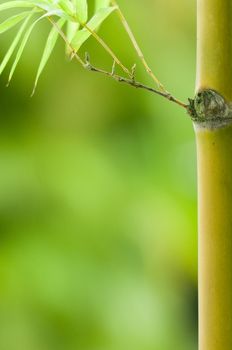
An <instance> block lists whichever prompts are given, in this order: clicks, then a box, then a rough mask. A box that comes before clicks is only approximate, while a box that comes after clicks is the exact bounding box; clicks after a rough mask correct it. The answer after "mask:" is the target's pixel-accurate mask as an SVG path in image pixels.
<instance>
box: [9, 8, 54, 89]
mask: <svg viewBox="0 0 232 350" xmlns="http://www.w3.org/2000/svg"><path fill="white" fill-rule="evenodd" d="M52 15H54V11H52V12H48V13H45V14H44V15H43V16H41V17H39V18H38V19H37V20H36V21H35V22H33V23H32V24H31V25H30V27H29V28H28V29H27V31H26V33H25V35H24V37H23V40H22V42H21V44H20V46H19V49H18V52H17V55H16V57H15V60H14V63H13V65H12V68H11V71H10V74H9V79H8V83H9V82H10V80H11V79H12V76H13V74H14V71H15V69H16V67H17V65H18V62H19V60H20V58H21V56H22V53H23V51H24V48H25V46H26V44H27V41H28V39H29V37H30V35H31V32H32V30H33V29H34V27H35V25H36V24H37V23H38V22H39V21H41V20H42V19H43V18H45V17H49V16H52Z"/></svg>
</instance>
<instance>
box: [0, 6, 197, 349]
mask: <svg viewBox="0 0 232 350" xmlns="http://www.w3.org/2000/svg"><path fill="white" fill-rule="evenodd" d="M119 3H120V4H121V7H122V9H123V11H124V13H125V15H126V17H127V19H128V21H129V23H130V24H131V27H132V28H133V30H134V32H135V35H136V37H137V39H138V42H139V43H140V44H141V47H142V48H143V51H144V53H145V56H146V57H147V59H148V61H149V63H150V64H151V66H152V68H153V70H154V72H155V73H156V74H157V75H158V77H159V78H160V80H161V81H162V83H163V84H165V86H167V88H168V89H169V90H170V91H171V92H173V93H174V94H175V95H176V96H177V97H179V98H180V99H182V100H184V101H186V100H187V98H188V97H192V96H193V94H194V81H195V41H196V35H195V1H194V0H188V1H186V0H178V1H173V0H143V1H126V0H119ZM48 30H49V24H47V23H46V22H44V23H43V24H42V23H41V24H40V25H38V27H37V30H35V31H34V34H33V36H32V37H31V40H30V42H29V45H28V46H27V49H26V51H25V53H24V55H23V58H22V61H21V63H20V64H19V66H18V68H17V71H16V74H15V77H14V80H13V82H12V84H11V86H10V87H9V88H6V87H5V84H6V81H7V76H8V72H9V71H8V70H6V72H5V73H4V74H3V75H2V76H1V78H0V91H1V94H0V111H1V113H0V349H1V350H53V349H54V350H132V349H133V350H171V349H172V350H173V349H178V350H182V349H183V350H192V349H196V347H197V225H196V221H197V215H196V206H197V205H196V159H195V158H196V155H195V144H194V132H193V128H192V125H191V122H190V120H189V119H188V117H187V115H186V114H185V112H184V110H182V109H181V108H179V107H178V106H176V105H172V104H171V103H169V102H167V101H166V100H164V99H162V98H160V97H158V96H155V95H152V94H149V92H146V91H139V90H136V89H133V88H131V87H129V86H124V85H120V84H117V83H116V82H114V81H113V80H110V79H108V78H106V77H103V76H100V75H97V74H94V73H89V72H87V71H84V70H83V69H82V68H81V67H80V66H79V65H78V63H76V62H74V61H73V62H71V63H70V62H68V61H67V59H65V56H64V45H63V43H62V41H60V42H59V44H58V45H57V47H56V50H55V52H54V54H53V56H52V57H51V59H50V61H49V64H48V66H47V67H46V71H45V72H44V74H43V75H42V77H41V80H40V82H39V86H38V89H37V91H36V94H35V96H34V97H33V98H30V93H31V91H32V87H33V82H34V78H35V74H36V69H37V66H38V63H39V60H40V57H41V53H42V50H43V46H44V42H45V38H46V34H47V32H48ZM14 34H15V31H14V30H12V31H10V32H9V33H6V34H4V35H2V36H1V37H0V42H1V44H0V47H1V48H0V54H1V57H3V56H4V53H5V52H6V50H7V48H8V46H9V44H10V42H11V40H12V38H13V36H14ZM100 34H101V35H102V36H103V37H104V38H105V40H106V41H107V42H108V43H109V44H110V46H112V47H113V48H114V49H115V51H116V52H117V53H118V55H119V56H120V58H121V59H122V61H123V62H124V63H126V64H127V65H128V66H132V65H133V63H134V62H137V58H136V55H135V54H134V51H133V49H132V47H131V45H130V42H129V40H128V38H127V36H126V34H125V32H124V30H123V29H122V27H121V25H120V22H119V21H118V18H117V16H116V15H114V16H112V17H110V18H109V19H108V20H107V21H106V23H105V24H104V26H103V27H102V29H101V31H100ZM86 50H87V51H88V52H89V53H90V55H91V60H92V62H93V63H94V64H96V65H98V66H100V67H103V68H107V69H110V66H111V64H112V62H111V59H110V58H109V57H108V56H107V54H106V53H105V52H104V51H103V50H102V48H100V47H99V46H98V45H97V44H96V42H95V41H94V39H90V40H89V41H88V43H87V44H86V45H85V46H84V47H83V49H82V51H81V54H82V55H83V54H84V52H85V51H86ZM8 69H9V68H8ZM137 75H138V79H139V80H142V81H143V82H145V83H149V84H152V82H151V81H150V79H149V77H148V76H147V75H146V73H145V72H144V69H143V67H142V66H141V65H140V64H138V69H137Z"/></svg>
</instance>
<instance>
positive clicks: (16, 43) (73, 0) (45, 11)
mask: <svg viewBox="0 0 232 350" xmlns="http://www.w3.org/2000/svg"><path fill="white" fill-rule="evenodd" d="M25 8H31V11H26V12H25V11H24V9H25ZM12 9H17V10H18V11H19V13H17V14H14V15H13V16H12V15H11V14H10V15H9V17H8V18H7V19H6V20H5V21H4V22H2V23H1V24H0V34H1V33H4V32H6V31H7V30H9V29H11V28H13V27H14V26H16V25H17V24H19V23H20V22H21V21H23V20H24V22H23V24H22V25H21V27H19V29H18V31H17V33H16V35H15V38H14V40H13V42H12V44H11V46H10V48H9V50H8V51H7V53H6V55H5V56H4V58H3V61H2V63H1V65H0V74H1V73H2V72H3V70H4V69H5V67H6V65H7V64H8V62H9V60H10V58H11V57H12V55H13V54H14V52H15V50H16V48H17V52H16V56H15V59H14V61H13V65H12V67H11V70H10V74H9V82H10V80H11V79H12V77H13V74H14V72H15V69H16V67H17V65H18V63H19V61H20V59H21V56H22V54H23V51H24V48H25V46H26V44H27V42H28V40H29V38H30V35H31V33H32V31H33V29H34V27H35V26H36V24H37V23H38V22H40V21H41V20H43V19H45V20H50V23H51V25H53V28H52V29H51V31H50V32H49V34H48V37H47V42H46V46H45V49H44V52H43V55H42V58H41V61H40V64H39V68H38V71H37V75H36V80H35V87H36V85H37V83H38V79H39V77H40V75H41V73H42V71H43V69H44V67H45V65H46V63H47V61H48V59H49V57H50V56H51V54H52V52H53V50H54V47H55V44H56V42H57V40H58V37H59V34H60V36H62V38H63V39H64V40H65V42H66V53H67V54H68V55H69V56H71V54H72V53H73V52H75V53H76V52H77V51H78V50H79V49H80V47H81V46H82V45H83V44H84V43H85V42H86V41H87V40H88V39H89V37H91V35H93V32H95V31H96V30H97V29H98V28H99V27H100V25H102V23H103V22H104V21H105V20H106V19H107V18H108V17H109V15H110V14H111V13H112V12H113V11H114V10H115V6H112V5H111V2H110V1H109V0H95V11H94V14H93V16H92V18H89V15H88V2H87V0H57V1H56V0H28V1H17V0H15V1H4V2H3V3H1V4H0V12H1V11H5V10H12ZM9 12H10V11H9ZM34 16H36V18H34V19H33V21H31V20H32V18H33V17H34ZM57 17H58V20H57V19H56V18H57ZM86 23H87V24H86ZM63 26H66V30H65V33H64V32H63V31H62V29H61V28H62V27H63Z"/></svg>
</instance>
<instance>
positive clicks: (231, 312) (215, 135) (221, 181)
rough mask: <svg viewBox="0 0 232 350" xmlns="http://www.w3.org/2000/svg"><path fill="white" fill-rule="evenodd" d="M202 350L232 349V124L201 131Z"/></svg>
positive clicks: (200, 327) (200, 266) (200, 312)
mask: <svg viewBox="0 0 232 350" xmlns="http://www.w3.org/2000/svg"><path fill="white" fill-rule="evenodd" d="M196 134H197V151H198V188H199V199H198V200H199V345H200V346H199V349H200V350H231V349H232V126H231V125H230V126H228V127H223V128H217V129H213V130H207V129H205V128H197V130H196Z"/></svg>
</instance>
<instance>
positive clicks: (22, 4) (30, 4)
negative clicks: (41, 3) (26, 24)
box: [0, 0, 35, 11]
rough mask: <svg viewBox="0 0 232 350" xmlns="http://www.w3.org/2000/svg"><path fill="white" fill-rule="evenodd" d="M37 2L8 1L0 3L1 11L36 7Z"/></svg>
mask: <svg viewBox="0 0 232 350" xmlns="http://www.w3.org/2000/svg"><path fill="white" fill-rule="evenodd" d="M34 6H35V4H34V3H33V2H32V1H17V0H15V1H8V2H4V3H2V4H0V11H3V10H8V9H12V8H20V7H34Z"/></svg>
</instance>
